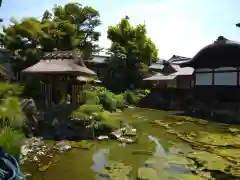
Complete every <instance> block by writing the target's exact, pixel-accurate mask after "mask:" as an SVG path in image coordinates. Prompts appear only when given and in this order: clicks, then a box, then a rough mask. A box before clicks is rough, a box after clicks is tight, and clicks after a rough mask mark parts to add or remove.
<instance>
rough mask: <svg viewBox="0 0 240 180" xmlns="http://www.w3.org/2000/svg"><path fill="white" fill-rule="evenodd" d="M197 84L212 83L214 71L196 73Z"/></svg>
mask: <svg viewBox="0 0 240 180" xmlns="http://www.w3.org/2000/svg"><path fill="white" fill-rule="evenodd" d="M195 75H196V85H212V73H196V74H195Z"/></svg>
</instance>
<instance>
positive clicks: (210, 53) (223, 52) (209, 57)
mask: <svg viewBox="0 0 240 180" xmlns="http://www.w3.org/2000/svg"><path fill="white" fill-rule="evenodd" d="M181 65H183V66H191V67H195V68H218V67H236V66H238V67H239V66H240V43H239V42H236V41H230V40H228V39H226V38H224V37H222V36H220V37H218V39H217V40H216V41H215V42H214V43H212V44H210V45H208V46H206V47H204V48H202V49H201V50H200V51H199V52H198V53H197V54H196V55H195V56H194V57H193V58H192V59H190V60H189V61H187V62H184V63H182V64H181Z"/></svg>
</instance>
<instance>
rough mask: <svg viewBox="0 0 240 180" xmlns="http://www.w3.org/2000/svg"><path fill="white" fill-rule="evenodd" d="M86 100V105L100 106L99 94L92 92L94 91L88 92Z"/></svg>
mask: <svg viewBox="0 0 240 180" xmlns="http://www.w3.org/2000/svg"><path fill="white" fill-rule="evenodd" d="M85 95H86V99H85V103H86V104H99V103H100V99H99V97H98V95H97V92H92V91H86V94H85Z"/></svg>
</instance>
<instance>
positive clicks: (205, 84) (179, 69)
mask: <svg viewBox="0 0 240 180" xmlns="http://www.w3.org/2000/svg"><path fill="white" fill-rule="evenodd" d="M149 69H150V70H151V73H152V76H150V77H148V78H145V79H144V80H146V81H151V82H154V83H155V87H154V90H155V91H158V92H159V93H162V94H164V93H167V94H171V97H177V96H178V98H181V99H182V100H183V98H184V97H185V98H189V97H190V96H191V97H192V99H194V100H201V101H203V102H207V103H215V104H219V103H222V102H239V101H240V95H239V94H240V93H239V90H240V78H239V73H240V43H239V42H236V41H231V40H228V39H226V38H224V37H222V36H220V37H218V39H217V40H216V41H214V42H213V43H212V44H209V45H207V46H205V47H203V48H202V49H201V50H200V51H199V52H198V53H197V54H196V55H195V56H194V57H192V58H187V57H181V56H176V55H174V56H172V57H171V58H170V59H169V60H167V61H166V60H161V61H160V62H158V63H155V64H152V65H151V66H150V67H149ZM154 83H153V84H154ZM163 96H166V94H164V95H163Z"/></svg>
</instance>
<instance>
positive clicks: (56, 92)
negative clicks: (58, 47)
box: [22, 51, 96, 105]
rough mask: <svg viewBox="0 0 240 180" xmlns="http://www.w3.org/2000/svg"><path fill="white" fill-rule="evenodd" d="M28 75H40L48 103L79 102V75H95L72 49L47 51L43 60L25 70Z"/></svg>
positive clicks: (42, 89)
mask: <svg viewBox="0 0 240 180" xmlns="http://www.w3.org/2000/svg"><path fill="white" fill-rule="evenodd" d="M22 73H27V74H28V75H38V76H39V77H40V79H41V92H42V95H43V98H44V101H45V103H46V104H48V105H49V104H51V103H52V102H54V103H55V104H58V103H59V102H60V101H61V100H62V99H64V100H65V101H66V100H69V98H70V101H71V103H74V104H77V103H79V98H80V91H81V83H80V82H79V81H78V77H79V76H85V77H89V76H95V75H96V73H95V72H94V71H92V70H90V69H88V68H87V67H86V66H85V64H84V62H83V61H82V60H81V58H80V57H79V56H78V55H77V53H74V52H72V51H55V52H48V53H45V55H44V56H43V58H42V60H40V61H39V62H38V63H36V64H35V65H33V66H31V67H28V68H27V69H25V70H23V71H22Z"/></svg>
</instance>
